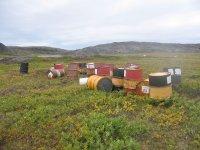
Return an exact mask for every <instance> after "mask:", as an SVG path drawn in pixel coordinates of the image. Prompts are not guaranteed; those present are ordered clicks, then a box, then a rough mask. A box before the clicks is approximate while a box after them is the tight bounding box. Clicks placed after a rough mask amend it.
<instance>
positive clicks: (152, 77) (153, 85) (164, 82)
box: [149, 72, 172, 100]
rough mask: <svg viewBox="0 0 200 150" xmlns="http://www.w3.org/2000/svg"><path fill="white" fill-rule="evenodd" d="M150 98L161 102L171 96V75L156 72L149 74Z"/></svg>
mask: <svg viewBox="0 0 200 150" xmlns="http://www.w3.org/2000/svg"><path fill="white" fill-rule="evenodd" d="M149 86H150V92H149V96H150V98H153V99H157V100H161V99H167V98H170V97H171V95H172V82H171V73H169V72H157V73H151V74H149Z"/></svg>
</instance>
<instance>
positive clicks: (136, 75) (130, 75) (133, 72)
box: [124, 69, 143, 81]
mask: <svg viewBox="0 0 200 150" xmlns="http://www.w3.org/2000/svg"><path fill="white" fill-rule="evenodd" d="M124 78H125V79H129V80H135V81H142V80H143V75H142V69H125V70H124Z"/></svg>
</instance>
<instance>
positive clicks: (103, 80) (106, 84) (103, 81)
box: [87, 75, 113, 92]
mask: <svg viewBox="0 0 200 150" xmlns="http://www.w3.org/2000/svg"><path fill="white" fill-rule="evenodd" d="M87 86H88V88H89V89H91V90H101V91H106V92H110V91H112V89H113V84H112V81H111V79H110V78H108V77H101V76H97V75H92V76H90V77H89V78H88V80H87Z"/></svg>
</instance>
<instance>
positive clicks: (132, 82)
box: [124, 79, 140, 89]
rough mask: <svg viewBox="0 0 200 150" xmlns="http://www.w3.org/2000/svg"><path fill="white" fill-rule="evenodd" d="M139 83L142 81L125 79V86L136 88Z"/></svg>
mask: <svg viewBox="0 0 200 150" xmlns="http://www.w3.org/2000/svg"><path fill="white" fill-rule="evenodd" d="M138 83H140V81H135V80H128V79H124V88H126V89H136V86H137V84H138Z"/></svg>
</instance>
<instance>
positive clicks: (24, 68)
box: [20, 62, 29, 74]
mask: <svg viewBox="0 0 200 150" xmlns="http://www.w3.org/2000/svg"><path fill="white" fill-rule="evenodd" d="M28 67H29V63H28V62H21V64H20V73H21V74H27V73H28Z"/></svg>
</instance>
